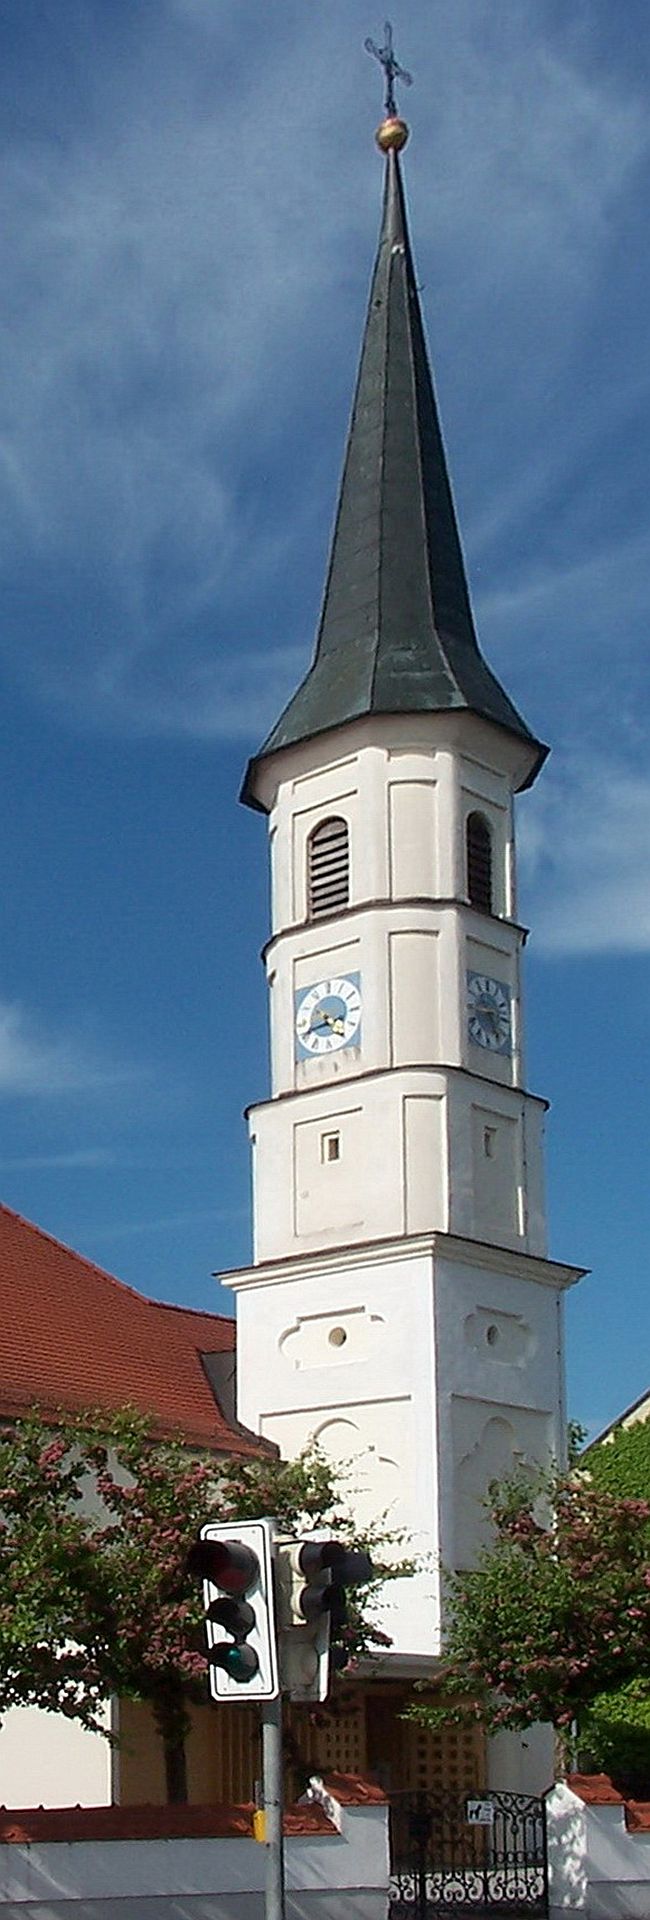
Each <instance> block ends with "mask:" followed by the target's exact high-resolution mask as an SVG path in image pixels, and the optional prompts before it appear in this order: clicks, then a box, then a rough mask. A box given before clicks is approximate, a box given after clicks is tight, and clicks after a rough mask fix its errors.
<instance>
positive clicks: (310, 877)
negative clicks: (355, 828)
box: [307, 819, 350, 920]
mask: <svg viewBox="0 0 650 1920" xmlns="http://www.w3.org/2000/svg"><path fill="white" fill-rule="evenodd" d="M349 899H350V836H349V832H348V823H347V820H340V819H334V820H321V821H320V822H319V824H318V826H317V827H314V831H313V833H310V836H309V840H308V842H307V911H308V915H309V919H310V920H319V919H320V918H321V916H324V915H325V914H326V913H340V912H341V909H342V907H347V906H348V904H349Z"/></svg>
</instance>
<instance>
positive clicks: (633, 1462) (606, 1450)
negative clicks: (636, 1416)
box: [581, 1420, 650, 1500]
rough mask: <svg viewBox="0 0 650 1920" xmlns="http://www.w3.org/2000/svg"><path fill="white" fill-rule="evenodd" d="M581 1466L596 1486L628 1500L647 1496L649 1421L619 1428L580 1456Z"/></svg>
mask: <svg viewBox="0 0 650 1920" xmlns="http://www.w3.org/2000/svg"><path fill="white" fill-rule="evenodd" d="M581 1465H582V1466H583V1467H584V1469H585V1472H586V1473H588V1474H589V1478H590V1480H591V1482H592V1484H593V1485H594V1486H595V1487H601V1488H602V1489H603V1490H604V1491H606V1492H607V1493H616V1494H620V1495H621V1497H622V1498H626V1499H631V1500H648V1499H650V1420H635V1422H634V1424H633V1426H631V1427H619V1428H618V1430H617V1432H616V1433H615V1434H613V1436H612V1438H611V1439H608V1440H601V1441H600V1444H599V1445H598V1446H597V1447H590V1448H589V1450H588V1452H587V1453H585V1454H584V1455H583V1458H582V1461H581Z"/></svg>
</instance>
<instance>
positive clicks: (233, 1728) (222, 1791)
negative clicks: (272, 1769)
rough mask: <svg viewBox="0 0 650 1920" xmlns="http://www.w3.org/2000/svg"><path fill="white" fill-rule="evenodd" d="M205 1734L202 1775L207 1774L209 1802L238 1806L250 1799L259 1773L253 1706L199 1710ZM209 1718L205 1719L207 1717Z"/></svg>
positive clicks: (223, 1702)
mask: <svg viewBox="0 0 650 1920" xmlns="http://www.w3.org/2000/svg"><path fill="white" fill-rule="evenodd" d="M203 1711H204V1712H205V1715H206V1721H207V1723H208V1731H209V1743H210V1744H209V1756H208V1755H206V1760H207V1762H208V1766H207V1767H206V1772H207V1771H208V1767H209V1771H210V1774H211V1780H210V1799H212V1800H214V1801H216V1802H217V1803H222V1804H224V1805H225V1804H229V1805H232V1804H233V1803H234V1804H235V1805H238V1804H239V1803H240V1802H241V1801H242V1800H252V1799H253V1798H254V1789H255V1781H256V1779H259V1776H260V1773H261V1770H262V1760H261V1750H260V1733H259V1723H258V1714H257V1712H256V1710H255V1708H254V1707H244V1706H242V1707H240V1706H234V1707H232V1706H230V1704H229V1702H228V1701H226V1700H221V1701H220V1702H219V1706H218V1707H217V1708H214V1707H208V1708H206V1709H204V1710H203ZM208 1716H209V1718H208Z"/></svg>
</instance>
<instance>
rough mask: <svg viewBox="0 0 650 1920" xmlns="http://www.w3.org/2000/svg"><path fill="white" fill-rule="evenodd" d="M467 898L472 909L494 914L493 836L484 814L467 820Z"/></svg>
mask: <svg viewBox="0 0 650 1920" xmlns="http://www.w3.org/2000/svg"><path fill="white" fill-rule="evenodd" d="M467 896H468V899H469V903H470V906H471V907H479V908H480V910H481V912H482V913H492V912H493V905H492V835H491V832H490V829H489V826H488V823H487V820H486V819H485V817H484V815H483V814H482V813H470V814H469V815H468V819H467Z"/></svg>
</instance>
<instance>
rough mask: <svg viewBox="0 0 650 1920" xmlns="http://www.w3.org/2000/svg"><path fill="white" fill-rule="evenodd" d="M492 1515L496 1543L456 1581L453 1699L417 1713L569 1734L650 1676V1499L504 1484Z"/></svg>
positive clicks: (572, 1483)
mask: <svg viewBox="0 0 650 1920" xmlns="http://www.w3.org/2000/svg"><path fill="white" fill-rule="evenodd" d="M490 1510H491V1515H492V1520H493V1525H494V1535H495V1537H494V1544H493V1545H492V1546H491V1547H490V1548H486V1549H485V1550H484V1551H483V1552H482V1554H481V1555H480V1558H479V1562H478V1565H477V1567H476V1569H475V1570H473V1571H471V1572H466V1573H456V1574H452V1575H450V1576H449V1579H448V1582H447V1612H448V1623H449V1624H448V1631H447V1643H446V1660H445V1676H446V1679H445V1696H444V1698H443V1699H441V1700H438V1701H437V1702H436V1703H434V1704H432V1703H431V1701H424V1700H423V1701H420V1702H416V1704H415V1706H414V1708H413V1714H414V1717H415V1718H417V1719H421V1720H424V1721H425V1722H428V1723H429V1724H431V1723H433V1722H436V1721H440V1720H444V1719H450V1718H451V1719H456V1720H466V1719H479V1720H481V1721H483V1722H484V1723H485V1724H486V1725H487V1726H489V1727H491V1728H494V1729H496V1728H499V1727H512V1728H523V1727H527V1726H530V1725H531V1724H532V1723H533V1722H534V1721H536V1720H546V1721H551V1722H552V1723H553V1725H554V1726H556V1727H557V1728H558V1729H559V1730H563V1729H564V1730H566V1729H568V1728H569V1727H570V1726H571V1723H572V1722H573V1721H574V1719H575V1718H576V1716H577V1715H578V1714H580V1713H582V1712H583V1711H584V1709H585V1708H586V1707H588V1706H591V1704H592V1703H593V1702H594V1700H595V1699H596V1697H597V1696H598V1695H601V1694H603V1693H606V1692H610V1691H612V1690H613V1689H615V1688H617V1687H619V1686H620V1685H622V1684H628V1683H629V1682H630V1681H632V1680H638V1679H640V1678H645V1679H647V1680H648V1681H650V1502H648V1501H647V1500H639V1499H635V1498H631V1497H627V1496H625V1497H623V1498H621V1497H620V1496H619V1495H618V1493H612V1492H609V1491H608V1490H606V1489H603V1490H601V1489H600V1488H598V1487H595V1486H594V1485H592V1484H591V1482H590V1480H588V1479H587V1477H586V1476H585V1475H583V1474H573V1475H571V1474H568V1475H562V1474H558V1473H555V1472H553V1473H549V1474H546V1475H542V1474H540V1477H539V1480H538V1482H537V1483H536V1484H535V1485H532V1486H531V1484H530V1482H529V1481H518V1482H517V1481H514V1482H510V1483H508V1484H507V1485H505V1486H503V1487H497V1488H493V1489H492V1492H491V1499H490Z"/></svg>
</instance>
